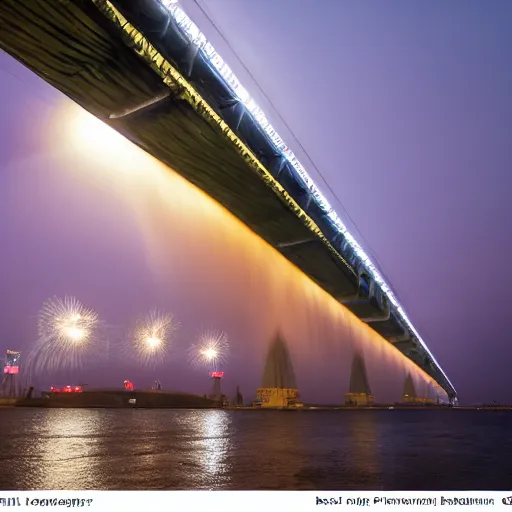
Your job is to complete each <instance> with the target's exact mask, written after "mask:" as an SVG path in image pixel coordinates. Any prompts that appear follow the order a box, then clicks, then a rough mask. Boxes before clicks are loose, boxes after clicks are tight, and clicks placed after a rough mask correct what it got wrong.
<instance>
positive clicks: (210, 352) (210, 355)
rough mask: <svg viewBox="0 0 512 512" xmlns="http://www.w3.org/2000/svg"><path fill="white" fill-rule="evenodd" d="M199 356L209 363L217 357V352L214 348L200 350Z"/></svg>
mask: <svg viewBox="0 0 512 512" xmlns="http://www.w3.org/2000/svg"><path fill="white" fill-rule="evenodd" d="M201 354H202V355H203V356H204V358H205V359H208V360H209V361H211V360H212V359H215V358H216V357H217V351H216V350H215V349H214V348H208V349H206V350H202V351H201Z"/></svg>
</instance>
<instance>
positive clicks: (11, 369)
mask: <svg viewBox="0 0 512 512" xmlns="http://www.w3.org/2000/svg"><path fill="white" fill-rule="evenodd" d="M4 373H7V374H8V375H17V374H18V373H20V367H19V366H4Z"/></svg>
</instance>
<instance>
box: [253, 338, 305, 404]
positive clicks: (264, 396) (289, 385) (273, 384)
mask: <svg viewBox="0 0 512 512" xmlns="http://www.w3.org/2000/svg"><path fill="white" fill-rule="evenodd" d="M254 405H255V406H257V407H262V408H296V407H301V406H302V404H301V403H300V402H299V390H298V388H297V381H296V379H295V372H294V371H293V365H292V361H291V358H290V354H289V352H288V347H287V346H286V342H285V341H284V339H283V338H282V337H281V336H280V335H279V334H278V335H277V336H276V337H275V339H274V341H273V342H272V344H271V345H270V348H269V352H268V355H267V360H266V362H265V370H264V373H263V385H262V387H261V388H258V389H257V390H256V402H255V403H254Z"/></svg>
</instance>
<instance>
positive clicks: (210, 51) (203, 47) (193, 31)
mask: <svg viewBox="0 0 512 512" xmlns="http://www.w3.org/2000/svg"><path fill="white" fill-rule="evenodd" d="M162 3H163V4H164V5H166V6H167V7H168V8H169V12H170V13H171V15H172V17H173V18H174V19H175V20H176V22H177V23H178V25H179V26H180V27H181V28H182V29H183V31H184V32H185V33H186V34H187V35H188V37H189V39H190V40H191V41H192V42H194V43H195V44H196V45H197V47H198V48H199V51H200V52H201V53H203V55H204V56H205V57H206V58H207V59H208V60H209V61H210V62H211V64H212V65H213V67H214V68H215V69H216V70H217V71H218V72H219V74H220V75H221V76H222V78H223V79H224V80H225V82H226V83H227V84H228V85H229V87H230V88H231V89H232V91H233V92H234V94H235V95H236V96H237V97H238V99H239V100H240V102H241V103H243V105H244V106H245V107H246V108H247V110H248V111H249V112H250V113H251V114H252V116H253V117H254V119H255V120H256V122H257V123H258V124H259V125H260V126H261V128H262V129H263V131H264V132H265V133H266V134H267V136H268V137H269V138H270V140H271V141H272V142H273V144H274V146H275V147H276V149H278V150H279V151H281V153H282V154H283V155H284V156H285V157H286V159H287V160H288V161H289V162H290V164H291V165H292V166H293V168H294V169H295V170H296V171H297V173H298V175H299V176H300V177H301V178H302V180H303V181H304V184H305V185H306V186H307V187H308V188H309V190H310V192H311V194H312V195H313V197H314V198H315V199H316V201H317V202H318V204H319V205H320V206H321V208H322V209H323V210H324V211H325V212H326V214H327V216H328V218H329V219H330V220H331V222H332V223H333V224H334V226H335V227H336V228H337V229H338V231H339V232H340V233H342V234H343V236H344V237H345V239H346V240H347V242H348V243H349V245H350V246H351V247H352V249H353V251H354V252H355V253H356V255H357V256H358V257H359V259H360V260H361V261H362V262H363V263H364V266H365V267H366V270H367V271H368V273H369V274H370V275H371V276H372V277H373V279H374V280H375V282H376V283H377V284H378V285H379V286H380V288H381V289H382V292H383V293H384V294H385V295H386V297H387V298H388V300H389V301H390V302H391V304H393V306H394V307H395V308H396V311H397V313H398V315H399V316H400V317H401V319H402V320H403V321H404V323H405V324H406V325H407V326H408V327H409V329H410V330H411V332H412V333H413V334H414V335H415V336H416V338H417V339H418V341H419V343H420V344H421V345H422V346H423V348H424V349H425V351H426V352H427V354H428V355H429V356H430V357H431V358H432V361H434V362H435V363H436V365H437V367H438V369H439V371H440V372H441V373H442V375H443V376H444V378H445V379H446V381H447V382H448V383H449V384H450V386H451V387H452V388H453V385H452V384H451V382H450V380H449V379H448V377H447V376H446V374H445V373H444V372H443V370H442V368H441V366H440V365H439V363H438V362H437V361H436V359H435V358H434V356H433V355H432V353H431V352H430V350H429V349H428V348H427V346H426V344H425V342H424V341H423V340H422V339H421V337H420V335H419V333H418V332H417V331H416V329H415V328H414V326H413V325H412V322H411V321H410V320H409V318H408V317H407V315H406V314H405V311H404V309H403V308H402V306H401V305H400V304H399V302H398V299H397V298H396V297H395V295H394V294H393V292H392V291H391V288H390V287H389V286H388V285H387V283H386V282H385V281H384V278H383V277H382V276H381V275H380V272H379V271H378V270H377V267H376V266H375V264H374V263H373V262H372V261H371V260H370V258H369V257H368V255H367V254H366V253H365V251H364V250H363V249H362V247H361V246H360V245H359V244H358V243H357V241H356V240H355V239H354V237H353V236H352V235H351V234H350V233H349V232H348V230H347V228H346V226H345V225H344V224H343V222H342V220H341V219H340V218H339V217H338V215H337V213H336V212H335V211H334V208H333V207H332V206H331V205H330V204H329V201H327V199H326V197H325V196H324V195H323V194H322V193H321V192H320V190H319V189H318V188H317V186H316V185H315V183H314V182H313V180H312V179H311V177H310V176H309V174H308V173H307V171H306V169H305V168H304V167H303V165H302V164H301V163H300V162H299V160H298V159H297V157H296V156H295V154H294V153H293V151H292V150H291V149H290V148H289V147H288V146H287V145H286V144H285V143H284V141H283V139H282V138H281V137H280V136H279V134H278V133H277V131H276V130H275V129H274V127H273V126H272V125H271V124H270V123H269V121H268V119H267V117H266V115H265V113H264V112H263V111H262V110H261V109H260V108H259V107H258V105H257V104H256V102H255V101H254V100H253V99H252V98H251V97H250V95H249V93H248V92H247V90H246V89H245V88H244V87H243V86H242V84H241V83H240V81H239V80H238V78H237V77H236V75H235V74H234V73H233V71H232V70H231V69H230V67H229V66H228V65H227V64H226V63H225V62H224V60H223V59H222V57H221V56H220V55H219V54H218V53H217V52H216V50H215V48H214V47H213V46H212V45H211V43H209V42H208V41H207V39H206V37H205V36H204V34H203V33H202V32H201V31H200V30H199V28H198V27H197V25H196V24H195V23H194V22H193V21H192V20H191V19H190V18H189V17H188V16H187V14H186V13H185V12H184V11H183V9H182V8H181V7H180V6H179V4H178V2H177V1H174V2H162Z"/></svg>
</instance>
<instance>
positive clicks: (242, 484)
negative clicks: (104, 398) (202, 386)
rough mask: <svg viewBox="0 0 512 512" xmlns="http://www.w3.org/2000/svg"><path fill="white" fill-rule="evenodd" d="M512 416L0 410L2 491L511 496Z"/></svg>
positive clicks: (475, 413) (497, 413) (486, 413)
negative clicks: (311, 491) (468, 493)
mask: <svg viewBox="0 0 512 512" xmlns="http://www.w3.org/2000/svg"><path fill="white" fill-rule="evenodd" d="M511 453H512V414H511V413H510V412H507V411H456V410H446V411H399V410H394V411H387V410H384V411H366V410H363V411H297V412H284V411H223V410H205V411H195V410H154V409H153V410H143V409H140V410H136V409H126V410H106V409H75V410H72V409H0V466H1V468H2V470H1V471H0V489H3V490H6V489H20V490H28V489H321V490H335V489H366V490H378V489H384V490H398V489H402V490H413V489H417V490H440V489H443V490H451V489H460V490H469V489H473V490H475V489H490V490H505V489H509V488H510V482H511V480H510V475H512V456H511V455H510V454H511Z"/></svg>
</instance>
